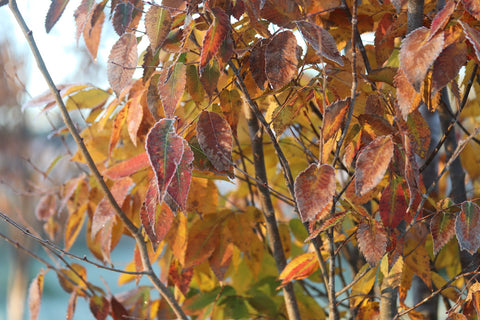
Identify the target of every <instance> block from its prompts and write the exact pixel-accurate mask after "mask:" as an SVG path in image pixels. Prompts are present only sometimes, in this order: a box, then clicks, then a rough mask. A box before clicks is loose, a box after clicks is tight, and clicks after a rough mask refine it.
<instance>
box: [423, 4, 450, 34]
mask: <svg viewBox="0 0 480 320" xmlns="http://www.w3.org/2000/svg"><path fill="white" fill-rule="evenodd" d="M456 6H457V2H456V1H448V2H447V3H446V4H445V6H444V7H443V9H442V10H440V11H439V12H438V13H437V15H436V16H435V18H434V19H433V21H432V24H431V25H430V37H429V38H428V39H429V40H430V39H431V38H432V37H433V36H435V35H436V34H437V32H438V31H439V30H441V29H443V28H444V27H445V26H446V25H447V23H448V20H449V19H450V17H451V16H452V14H453V12H454V11H455V7H456Z"/></svg>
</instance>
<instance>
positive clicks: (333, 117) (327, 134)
mask: <svg viewBox="0 0 480 320" xmlns="http://www.w3.org/2000/svg"><path fill="white" fill-rule="evenodd" d="M349 106H350V98H347V99H345V100H339V101H335V102H334V103H332V104H331V105H329V106H328V107H327V108H326V109H325V113H324V117H325V119H324V125H323V140H324V141H328V140H330V138H332V137H333V136H334V135H336V134H337V132H338V131H339V130H341V129H342V123H343V122H344V120H345V115H346V113H347V111H348V107H349Z"/></svg>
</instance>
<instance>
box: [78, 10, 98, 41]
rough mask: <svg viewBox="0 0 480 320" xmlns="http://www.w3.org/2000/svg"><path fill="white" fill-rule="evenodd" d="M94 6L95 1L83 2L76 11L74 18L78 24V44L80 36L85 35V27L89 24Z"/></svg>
mask: <svg viewBox="0 0 480 320" xmlns="http://www.w3.org/2000/svg"><path fill="white" fill-rule="evenodd" d="M94 6H95V1H94V0H82V3H81V4H80V5H79V6H78V8H77V9H76V10H75V13H74V17H75V22H76V24H77V33H76V38H77V44H78V39H80V35H81V34H82V33H83V30H85V27H86V26H87V22H88V21H89V20H90V16H91V15H92V12H93V8H94Z"/></svg>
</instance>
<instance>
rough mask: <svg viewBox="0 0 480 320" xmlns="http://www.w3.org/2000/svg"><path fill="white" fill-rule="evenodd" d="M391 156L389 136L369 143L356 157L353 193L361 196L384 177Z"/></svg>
mask: <svg viewBox="0 0 480 320" xmlns="http://www.w3.org/2000/svg"><path fill="white" fill-rule="evenodd" d="M392 156H393V142H392V137H391V136H380V137H377V138H376V139H375V140H373V141H372V142H370V143H369V144H368V145H367V146H366V147H365V148H364V149H363V150H362V151H361V152H360V154H359V155H358V158H357V164H356V167H357V173H356V174H357V176H356V179H355V193H356V194H357V195H360V196H363V195H364V194H366V193H367V192H368V191H370V190H371V189H373V188H374V187H375V186H376V185H377V184H378V183H379V182H380V181H381V180H382V179H383V176H384V175H385V172H386V171H387V168H388V165H389V164H390V160H391V159H392Z"/></svg>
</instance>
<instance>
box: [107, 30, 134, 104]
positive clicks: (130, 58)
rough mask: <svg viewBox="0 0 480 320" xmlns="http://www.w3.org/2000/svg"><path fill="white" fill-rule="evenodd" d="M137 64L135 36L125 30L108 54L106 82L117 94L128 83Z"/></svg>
mask: <svg viewBox="0 0 480 320" xmlns="http://www.w3.org/2000/svg"><path fill="white" fill-rule="evenodd" d="M136 66H137V38H136V37H135V34H133V33H130V32H127V33H125V34H123V35H122V36H121V37H120V39H118V41H117V42H116V43H115V44H114V45H113V47H112V50H111V51H110V55H109V56H108V67H107V76H108V82H109V83H110V86H111V87H112V89H113V91H114V92H115V94H116V95H117V96H119V95H120V92H121V91H122V90H123V89H124V88H125V87H126V86H127V85H128V84H129V83H130V80H131V79H132V76H133V73H134V72H135V68H136Z"/></svg>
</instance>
